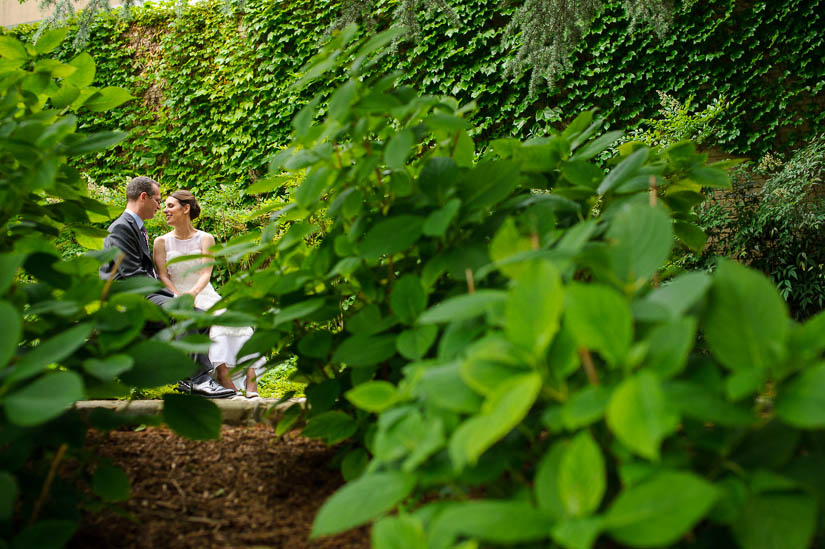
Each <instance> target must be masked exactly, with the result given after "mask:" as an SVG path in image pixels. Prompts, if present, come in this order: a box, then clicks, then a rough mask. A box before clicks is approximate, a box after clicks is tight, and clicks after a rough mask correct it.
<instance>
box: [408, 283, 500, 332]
mask: <svg viewBox="0 0 825 549" xmlns="http://www.w3.org/2000/svg"><path fill="white" fill-rule="evenodd" d="M506 301H507V293H506V292H503V291H501V290H477V291H476V292H475V293H472V294H464V295H459V296H456V297H451V298H448V299H445V300H444V301H442V302H441V303H438V304H437V305H435V306H433V307H430V308H429V309H427V310H426V311H424V313H422V314H421V316H420V317H418V323H419V324H439V323H443V322H456V321H459V320H466V319H468V318H473V317H476V316H479V315H482V314H484V313H486V312H487V311H488V310H490V309H491V308H492V307H494V306H496V305H501V304H504V303H506Z"/></svg>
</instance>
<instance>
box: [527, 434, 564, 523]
mask: <svg viewBox="0 0 825 549" xmlns="http://www.w3.org/2000/svg"><path fill="white" fill-rule="evenodd" d="M567 446H568V445H567V442H566V441H563V440H560V441H558V442H556V443H555V444H554V445H553V446H551V447H550V449H549V450H548V451H547V452H546V453H545V454H544V456H543V457H542V458H541V461H540V462H539V466H538V469H537V470H536V478H535V482H534V484H533V490H534V491H535V494H536V503H537V504H538V506H539V509H541V510H542V511H544V512H545V513H547V514H548V515H549V517H550V518H551V519H552V520H560V519H561V518H562V517H564V515H565V506H564V502H562V499H561V492H560V490H559V471H560V469H561V460H562V458H563V457H564V455H565V453H566V452H567Z"/></svg>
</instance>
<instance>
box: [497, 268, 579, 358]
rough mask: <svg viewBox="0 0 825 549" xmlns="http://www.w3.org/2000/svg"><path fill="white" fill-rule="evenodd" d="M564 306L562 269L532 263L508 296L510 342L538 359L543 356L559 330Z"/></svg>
mask: <svg viewBox="0 0 825 549" xmlns="http://www.w3.org/2000/svg"><path fill="white" fill-rule="evenodd" d="M563 304H564V293H563V290H562V284H561V275H560V274H559V271H558V269H556V267H554V266H553V264H552V263H550V262H548V261H537V262H533V263H531V264H530V265H528V266H527V267H526V268H525V269H524V271H523V272H521V273H520V274H519V275H518V278H517V279H516V280H515V284H514V285H513V287H512V288H511V289H510V291H509V292H508V293H507V307H506V309H505V321H506V324H505V326H504V331H505V333H506V334H507V338H508V339H509V340H510V341H512V342H513V343H514V344H516V345H519V346H521V347H522V348H524V349H525V350H527V351H528V352H530V353H532V354H533V355H534V356H536V357H538V356H541V355H542V354H544V353H545V352H546V350H547V347H548V346H549V345H550V342H551V341H552V340H553V336H555V335H556V332H557V331H558V329H559V317H560V316H561V311H562V306H563Z"/></svg>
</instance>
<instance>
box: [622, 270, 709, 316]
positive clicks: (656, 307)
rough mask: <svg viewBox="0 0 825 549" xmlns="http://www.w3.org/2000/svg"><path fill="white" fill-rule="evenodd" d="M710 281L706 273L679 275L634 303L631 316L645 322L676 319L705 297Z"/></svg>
mask: <svg viewBox="0 0 825 549" xmlns="http://www.w3.org/2000/svg"><path fill="white" fill-rule="evenodd" d="M711 281H712V279H711V277H710V276H708V275H707V274H706V273H701V272H693V273H684V274H681V275H679V276H677V277H675V278H674V279H672V280H671V281H669V282H668V284H667V285H662V286H660V287H658V288H655V289H654V290H653V291H652V292H650V293H649V294H648V295H646V296H645V297H644V298H642V299H640V300H638V301H636V302H634V303H633V314H634V316H635V317H636V318H637V319H639V320H646V321H656V322H661V321H664V320H670V319H677V318H679V317H681V316H682V315H684V314H685V312H687V310H688V309H690V308H691V307H692V306H693V305H695V304H696V303H697V302H698V301H699V300H700V299H701V298H702V297H703V296H704V295H705V292H707V290H708V288H709V287H710V284H711Z"/></svg>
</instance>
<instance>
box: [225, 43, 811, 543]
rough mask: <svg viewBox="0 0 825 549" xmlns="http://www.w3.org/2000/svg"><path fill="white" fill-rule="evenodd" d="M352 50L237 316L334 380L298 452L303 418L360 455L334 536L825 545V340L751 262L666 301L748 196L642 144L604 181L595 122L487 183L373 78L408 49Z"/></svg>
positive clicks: (667, 150) (336, 47) (311, 397)
mask: <svg viewBox="0 0 825 549" xmlns="http://www.w3.org/2000/svg"><path fill="white" fill-rule="evenodd" d="M352 32H353V31H352V30H351V29H348V30H347V31H345V32H343V33H342V34H339V35H336V36H335V37H334V39H333V40H332V41H331V42H330V44H329V45H328V46H326V47H325V49H324V50H323V51H322V52H321V53H320V54H319V55H318V56H317V57H316V58H314V59H313V60H312V61H311V62H310V63H309V64H308V65H307V66H306V67H305V68H304V70H303V71H302V77H301V79H300V81H299V82H300V83H299V85H302V84H304V83H306V82H308V81H311V80H312V79H314V78H327V79H329V78H335V77H336V76H335V73H334V72H333V69H334V67H335V66H336V64H338V63H340V62H342V61H344V60H347V61H348V62H350V61H351V65H350V68H349V72H348V74H347V78H348V79H347V80H346V82H345V83H344V84H342V86H341V87H339V88H338V89H337V90H336V92H335V93H334V94H333V95H332V96H331V98H330V100H329V102H328V103H326V104H321V103H320V101H321V100H320V98H319V99H318V103H319V104H318V106H317V108H318V110H317V111H316V105H315V104H312V103H311V104H310V105H309V106H307V107H305V108H304V109H302V110H301V111H300V112H299V113H298V115H297V116H296V117H295V119H294V121H293V128H294V137H293V142H292V144H291V146H290V147H289V148H288V149H286V150H285V151H283V152H282V153H279V154H278V155H276V157H275V158H274V159H273V160H272V162H271V165H272V167H273V169H274V170H276V174H277V172H278V170H281V169H285V170H287V172H292V173H300V174H304V175H305V178H304V180H303V182H302V183H301V185H300V187H299V188H298V189H297V191H296V192H295V194H294V197H295V201H294V202H293V203H292V204H290V205H289V206H288V207H287V208H285V210H284V211H283V212H281V213H282V215H281V217H280V218H279V219H278V220H277V221H276V222H275V224H274V225H275V228H277V227H278V226H279V225H280V224H282V223H284V222H285V221H287V220H288V221H289V222H290V223H291V225H290V227H289V229H288V230H287V231H286V233H285V235H284V236H283V238H281V239H280V240H278V241H274V240H271V239H270V237H269V235H271V234H274V231H275V228H273V227H272V226H271V225H268V226H266V227H264V228H263V229H262V231H261V234H260V242H259V243H258V246H256V247H255V248H254V250H253V251H254V253H257V254H259V255H260V257H259V258H258V259H256V260H255V263H260V262H261V261H262V260H263V259H262V258H266V260H267V261H268V262H269V263H268V264H267V265H266V266H265V267H263V268H259V269H257V270H255V271H254V272H250V273H249V274H248V276H247V277H246V279H245V280H244V281H243V282H242V283H241V282H240V281H239V283H238V284H237V285H234V284H233V286H232V287H233V291H232V293H231V294H230V299H231V300H232V301H233V302H234V303H235V304H236V305H237V307H238V309H239V310H242V311H245V312H247V313H252V314H253V315H254V316H256V317H258V318H259V329H258V331H257V332H256V334H255V337H254V338H253V340H252V341H251V342H250V344H249V347H250V348H253V347H255V346H256V345H264V344H265V342H268V344H269V345H272V343H273V342H276V343H277V344H279V345H285V347H284V348H283V350H284V351H285V352H290V351H291V352H293V353H294V354H295V355H297V357H298V358H297V363H296V367H297V369H298V372H299V373H300V374H301V375H303V376H305V377H306V378H307V379H309V380H310V381H311V383H310V384H309V385H308V386H307V388H306V391H305V392H306V395H307V403H308V408H307V410H306V411H305V412H303V411H301V410H300V409H299V408H298V407H297V406H296V407H293V408H290V410H289V411H288V412H287V413H286V414H285V416H284V418H283V419H282V421H281V423H280V424H279V425H278V427H277V430H278V431H279V432H283V431H285V430H287V429H289V428H291V427H292V426H294V425H295V424H296V420H297V419H298V418H299V417H304V418H305V419H306V420H307V422H306V426H305V427H304V429H303V431H302V433H303V434H304V435H305V436H310V437H317V438H321V439H323V440H325V441H327V442H329V443H331V444H335V443H342V442H343V443H344V444H343V445H342V449H341V452H340V454H339V459H340V463H341V469H342V473H343V474H344V476H345V478H347V479H348V480H349V481H350V482H349V483H348V484H347V485H346V486H345V487H344V488H342V489H341V490H340V491H339V492H337V493H336V494H335V495H333V496H332V497H331V498H330V499H329V500H328V501H327V503H326V504H325V505H324V507H323V508H322V509H321V511H320V512H319V514H318V516H317V517H316V520H315V524H314V528H313V536H316V537H317V536H323V535H327V534H333V533H336V532H340V531H343V530H346V529H349V528H353V527H357V526H359V525H362V524H365V523H368V522H371V521H375V524H374V525H373V530H372V532H373V543H374V545H375V546H376V547H377V548H379V549H384V548H386V547H393V546H403V547H456V546H457V545H456V544H457V543H459V542H461V541H465V540H466V541H467V544H466V545H464V546H474V545H473V544H474V543H475V542H481V543H487V544H496V545H523V546H536V544H539V546H543V544H546V543H547V542H548V539H551V540H552V542H553V543H555V544H558V545H561V546H564V547H591V546H593V545H594V543H596V540H597V539H599V538H600V537H602V536H604V537H610V538H612V540H614V541H615V542H616V543H618V544H621V545H625V546H641V547H651V546H652V547H660V546H666V545H671V544H681V543H682V540H691V542H694V543H698V544H700V545H719V544H726V545H730V544H733V543H736V544H738V545H739V546H741V547H744V548H746V549H750V548H757V547H767V546H770V545H768V544H767V542H766V540H768V541H769V540H772V539H775V540H781V545H782V546H783V547H790V548H794V549H795V548H800V549H802V548H805V547H808V546H809V545H810V544H811V543H812V540H813V538H814V536H815V535H821V533H822V526H823V524H822V522H821V520H820V518H819V517H820V512H821V510H822V508H823V507H822V503H823V502H822V499H821V494H822V490H821V486H822V484H823V475H822V471H823V470H825V469H823V468H822V465H823V464H825V454H823V450H822V448H823V447H822V444H821V442H822V429H823V427H825V411H824V410H825V407H823V406H822V401H821V394H823V391H825V369H823V366H822V363H821V356H822V352H823V349H824V348H825V340H823V339H822V338H821V337H819V334H820V333H821V331H822V329H823V327H825V315H821V316H818V317H815V318H814V319H812V320H811V321H809V322H807V323H805V324H797V323H795V322H792V321H791V320H790V319H789V316H788V312H787V309H786V306H785V304H784V302H783V300H782V298H781V297H780V295H779V294H778V292H777V291H776V288H775V287H774V285H773V284H771V282H770V281H769V280H768V279H767V278H765V277H764V276H762V275H760V274H759V273H757V272H755V271H753V270H749V269H747V268H745V267H743V266H741V265H738V264H736V263H733V262H730V261H723V262H722V263H721V264H720V266H719V268H718V269H717V270H716V272H714V273H713V274H712V275H709V274H706V273H701V272H687V273H681V274H678V276H674V277H673V278H671V279H668V280H666V281H660V280H658V279H659V275H658V270H659V268H660V267H661V266H662V265H663V264H665V262H667V261H668V259H669V257H670V253H671V251H672V247H673V243H674V236H676V237H677V238H678V239H679V240H681V241H682V242H684V243H686V244H687V245H689V246H691V247H693V248H695V249H700V248H701V247H702V246H703V245H704V234H703V233H702V232H701V230H700V229H699V228H698V227H696V225H695V224H694V223H693V217H692V215H693V214H692V208H693V207H694V206H695V205H696V204H698V203H700V202H701V201H702V200H703V196H702V195H701V193H700V190H701V189H702V188H703V187H706V188H726V187H728V186H729V180H728V176H727V175H726V173H725V171H724V170H723V169H722V168H721V165H710V166H709V165H707V164H706V156H705V155H703V154H699V153H697V152H696V150H695V147H694V145H693V144H691V143H690V142H679V143H675V144H672V145H670V146H668V147H661V148H660V147H648V146H645V145H644V144H641V143H626V144H624V145H623V146H621V147H620V148H619V155H618V156H617V157H616V158H614V159H613V160H612V162H611V163H610V166H609V171H607V172H606V173H605V172H603V171H602V170H601V169H600V168H598V167H597V166H596V165H595V163H594V161H593V159H594V157H596V156H597V155H598V154H599V153H601V152H602V151H603V150H605V149H607V147H609V146H610V144H611V143H612V142H613V141H615V140H616V139H617V138H618V137H620V133H619V132H611V133H607V134H604V135H600V131H599V128H600V126H601V125H602V122H603V121H602V120H598V119H595V118H594V115H593V113H592V112H585V113H583V114H581V115H580V116H579V117H577V118H576V119H575V120H574V121H573V122H572V123H571V124H570V125H569V126H568V127H567V128H566V129H564V130H563V131H562V132H559V133H557V134H554V135H551V136H548V137H545V138H539V139H533V140H528V141H526V142H520V141H519V140H517V139H501V140H496V141H493V142H492V143H490V147H489V149H488V150H486V151H485V152H484V154H482V155H481V157H480V158H479V159H476V158H475V154H474V152H475V146H476V145H475V143H474V142H473V140H472V139H471V137H470V134H471V132H472V127H471V125H470V124H469V123H468V122H467V119H466V117H467V116H468V114H469V109H470V108H469V107H464V108H462V107H461V106H460V105H459V104H458V103H457V102H456V101H455V100H452V99H450V98H445V97H436V96H427V95H424V96H419V95H418V94H416V93H415V92H413V91H412V90H410V89H409V88H406V87H404V86H401V85H398V84H397V81H396V78H397V77H396V76H395V75H388V76H386V77H381V78H373V79H370V78H365V77H363V75H364V71H365V70H367V69H366V67H369V64H370V62H371V61H372V59H373V58H372V57H371V56H370V54H371V53H373V52H376V51H380V50H381V49H382V48H383V47H385V45H386V44H387V43H389V42H390V41H391V40H392V34H391V33H383V34H379V35H376V36H373V37H372V38H371V39H370V40H369V41H367V42H366V43H356V44H354V45H348V38H349V37H350V36H351V34H352ZM316 113H317V114H316ZM316 118H317V123H316V122H314V120H315V119H316ZM272 181H273V183H272V185H273V186H274V185H276V184H277V177H273V179H272ZM258 190H266V189H265V186H261V187H259V188H258ZM535 190H539V191H541V192H535ZM318 212H322V213H323V214H324V215H326V217H327V220H328V221H327V223H326V224H316V223H311V222H309V219H311V218H312V216H314V215H317V214H318ZM308 238H311V239H312V240H313V241H314V242H317V245H316V246H312V247H310V246H308V245H307V239H308ZM232 245H233V244H232V243H230V247H231V246H232ZM699 334H701V335H702V338H701V341H702V342H703V343H701V344H697V336H698V335H699ZM686 544H687V542H686ZM459 546H461V545H459Z"/></svg>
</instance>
